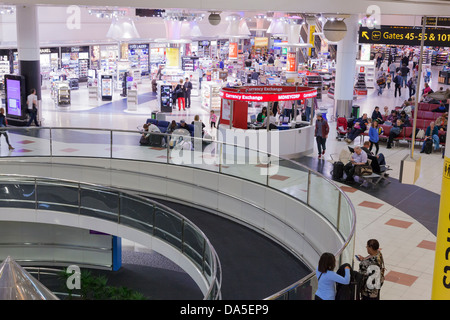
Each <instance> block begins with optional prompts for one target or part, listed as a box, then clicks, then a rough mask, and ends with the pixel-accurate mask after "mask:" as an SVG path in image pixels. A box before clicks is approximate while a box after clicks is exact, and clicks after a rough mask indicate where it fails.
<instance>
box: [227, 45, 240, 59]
mask: <svg viewBox="0 0 450 320" xmlns="http://www.w3.org/2000/svg"><path fill="white" fill-rule="evenodd" d="M228 48H229V49H228V58H229V59H237V57H238V44H237V43H236V42H230V44H229V47H228Z"/></svg>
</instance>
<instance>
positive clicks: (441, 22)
mask: <svg viewBox="0 0 450 320" xmlns="http://www.w3.org/2000/svg"><path fill="white" fill-rule="evenodd" d="M421 23H422V24H423V17H422V22H421ZM427 26H436V27H450V17H427Z"/></svg>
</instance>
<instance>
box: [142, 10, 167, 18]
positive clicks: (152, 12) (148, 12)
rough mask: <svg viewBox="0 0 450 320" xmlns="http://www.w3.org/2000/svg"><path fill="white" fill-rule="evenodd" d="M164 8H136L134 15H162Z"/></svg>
mask: <svg viewBox="0 0 450 320" xmlns="http://www.w3.org/2000/svg"><path fill="white" fill-rule="evenodd" d="M164 12H166V10H164V9H138V8H136V16H138V17H162V15H163V13H164Z"/></svg>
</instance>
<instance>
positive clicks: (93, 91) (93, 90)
mask: <svg viewBox="0 0 450 320" xmlns="http://www.w3.org/2000/svg"><path fill="white" fill-rule="evenodd" d="M98 90H99V89H98V86H89V87H88V91H89V103H95V104H97V102H98V96H99V91H98Z"/></svg>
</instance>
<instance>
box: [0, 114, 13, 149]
mask: <svg viewBox="0 0 450 320" xmlns="http://www.w3.org/2000/svg"><path fill="white" fill-rule="evenodd" d="M2 127H7V121H6V116H5V109H4V108H0V128H2ZM2 135H3V136H5V139H6V143H7V144H8V148H9V150H14V148H13V146H12V145H11V144H10V143H9V137H8V133H7V132H6V130H5V129H0V136H2Z"/></svg>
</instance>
